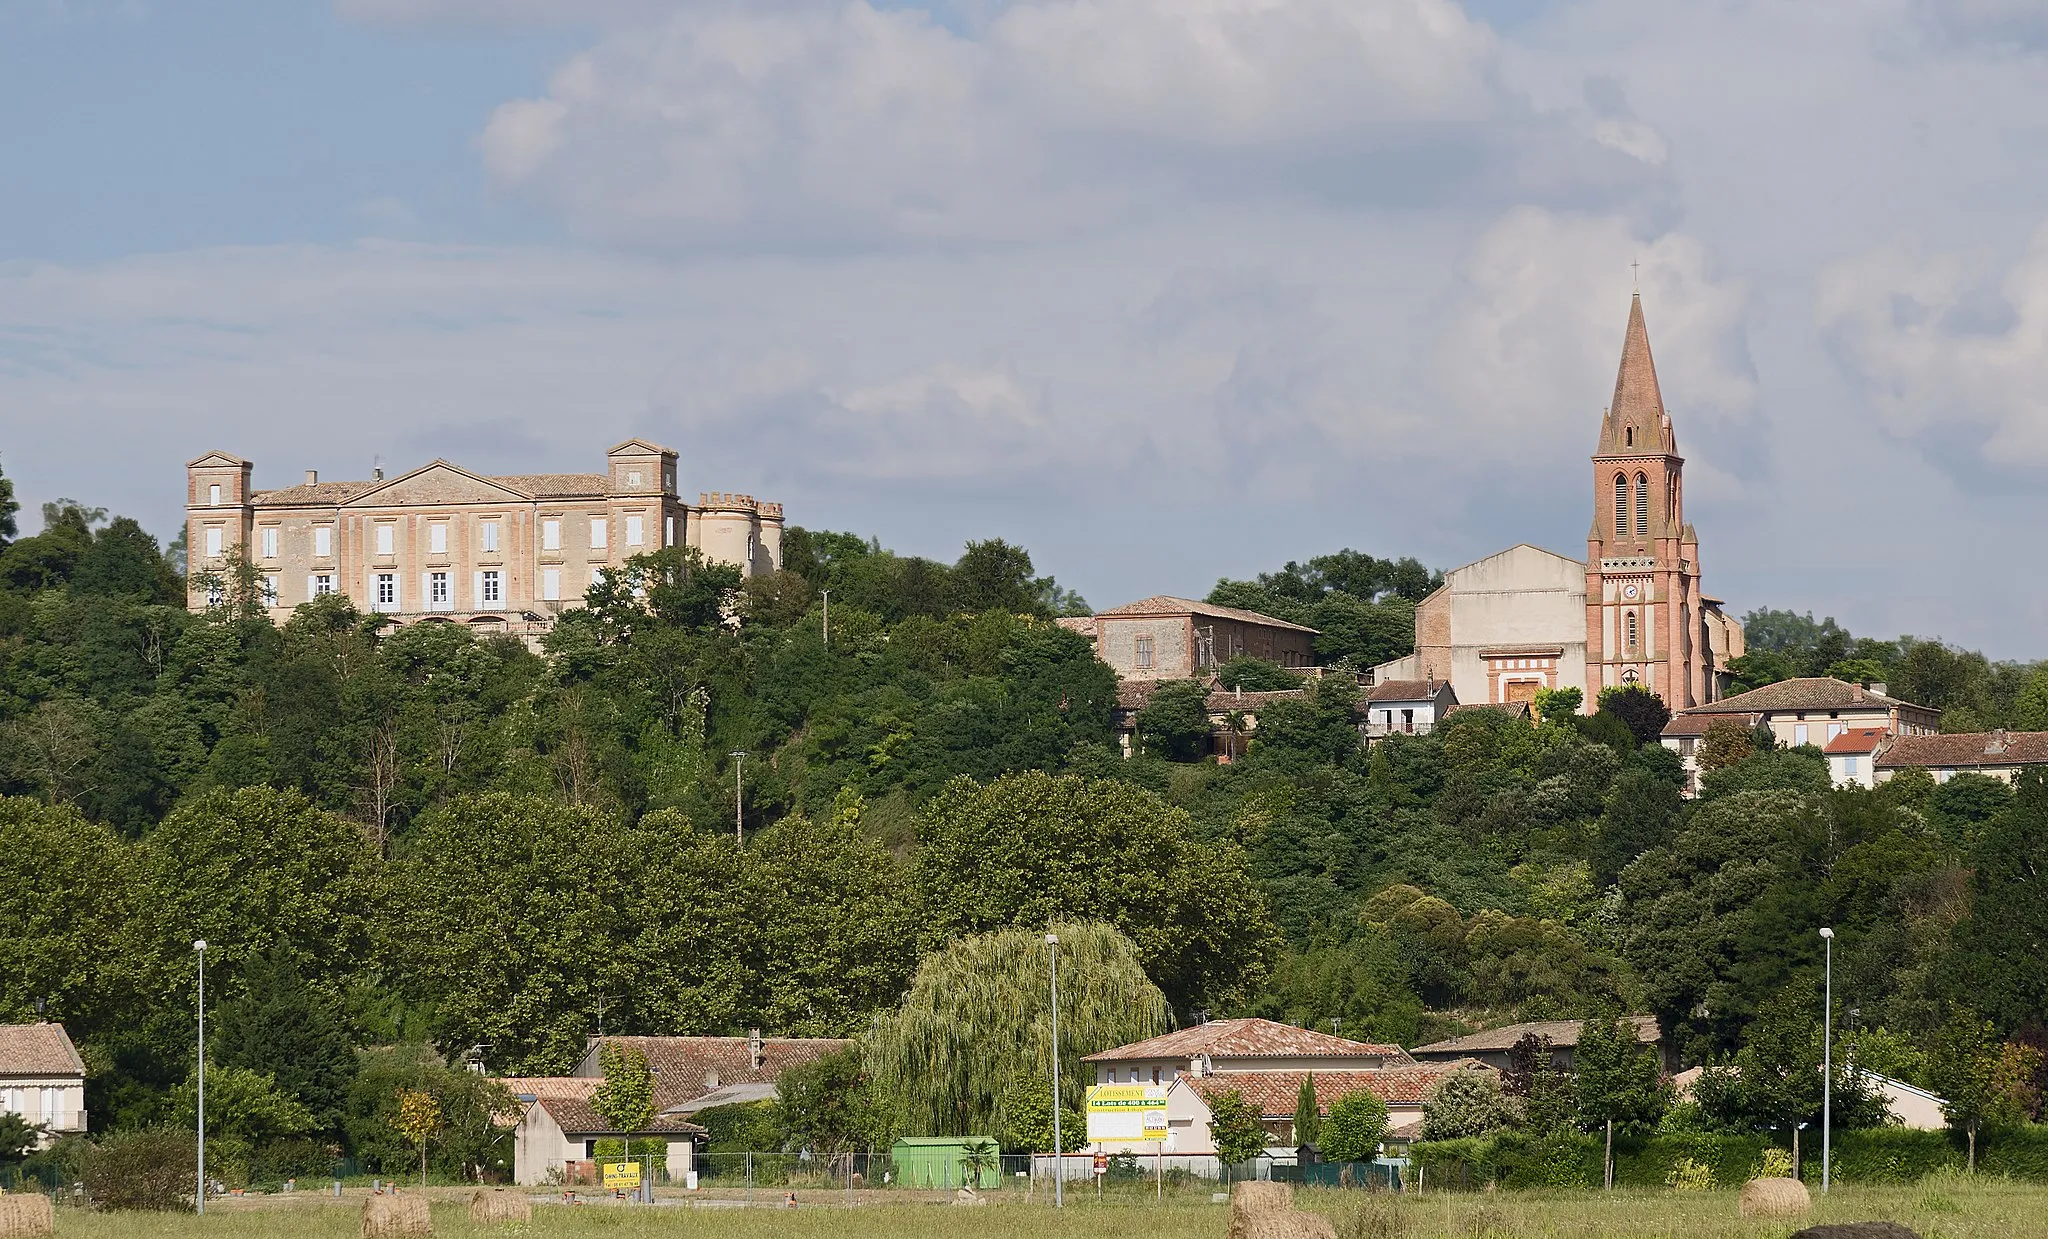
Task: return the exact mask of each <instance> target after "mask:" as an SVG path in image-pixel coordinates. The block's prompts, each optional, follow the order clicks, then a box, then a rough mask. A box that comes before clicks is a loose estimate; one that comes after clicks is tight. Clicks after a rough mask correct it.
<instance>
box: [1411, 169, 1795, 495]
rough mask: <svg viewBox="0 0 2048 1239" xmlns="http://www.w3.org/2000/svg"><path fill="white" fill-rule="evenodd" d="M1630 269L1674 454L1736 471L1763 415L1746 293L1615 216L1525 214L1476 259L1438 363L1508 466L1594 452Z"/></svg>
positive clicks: (1695, 255)
mask: <svg viewBox="0 0 2048 1239" xmlns="http://www.w3.org/2000/svg"><path fill="white" fill-rule="evenodd" d="M1631 263H1636V264H1639V271H1640V276H1639V280H1640V287H1641V289H1642V297H1643V310H1644V318H1645V321H1646V322H1647V323H1648V325H1649V329H1650V346H1651V352H1652V354H1653V355H1654V356H1655V358H1656V362H1657V378H1658V384H1659V386H1660V387H1661V388H1662V390H1663V394H1664V406H1665V409H1666V410H1667V411H1668V412H1669V413H1670V414H1671V418H1672V424H1673V426H1674V428H1675V430H1676V431H1677V434H1678V441H1679V448H1680V450H1681V451H1684V452H1686V453H1687V454H1688V455H1689V456H1691V457H1693V458H1695V460H1696V461H1699V462H1701V464H1703V465H1704V466H1705V468H1708V469H1718V470H1723V471H1733V470H1736V469H1738V468H1739V467H1741V466H1740V464H1739V462H1741V461H1742V458H1743V456H1744V449H1745V447H1746V446H1748V444H1749V440H1750V439H1751V437H1752V436H1753V433H1754V430H1755V425H1754V418H1755V415H1756V411H1757V379H1756V374H1755V371H1754V367H1753V365H1752V363H1751V361H1750V357H1749V343H1748V315H1749V293H1748V290H1747V289H1746V288H1745V287H1744V285H1743V283H1742V282H1741V281H1740V280H1734V279H1730V278H1728V277H1727V276H1725V275H1722V274H1720V273H1718V272H1717V271H1715V270H1714V264H1713V262H1712V261H1711V259H1710V256H1709V254H1708V251H1707V247H1706V246H1705V245H1704V244H1703V243H1702V242H1701V241H1699V240H1698V239H1697V238H1694V237H1690V236H1686V235H1684V234H1681V233H1667V234H1665V235H1663V236H1659V237H1654V238H1649V239H1644V238H1641V237H1638V236H1637V235H1635V233H1634V232H1633V231H1632V230H1631V228H1630V226H1629V224H1628V223H1627V222H1626V221H1624V220H1621V219H1617V218H1614V217H1599V216H1584V215H1572V214H1561V213H1554V212H1549V211H1542V210H1536V209H1533V208H1523V209H1519V210H1516V211H1512V212H1510V213H1509V214H1508V215H1507V216H1506V217H1505V218H1503V219H1502V220H1501V221H1500V222H1499V223H1498V224H1496V225H1495V226H1494V227H1493V228H1491V229H1489V230H1488V231H1487V233H1486V234H1485V235H1484V236H1483V237H1481V238H1480V239H1479V241H1478V243H1477V244H1476V245H1474V246H1473V248H1472V252H1471V254H1470V256H1469V257H1468V258H1467V260H1466V262H1465V264H1464V269H1463V276H1464V289H1463V293H1462V302H1463V304H1462V306H1461V307H1460V308H1459V309H1458V310H1457V311H1456V312H1455V313H1454V314H1453V316H1452V319H1451V324H1450V327H1449V328H1448V330H1447V331H1446V332H1445V333H1444V335H1443V338H1442V340H1441V343H1440V345H1439V347H1438V349H1437V351H1436V353H1435V373H1436V374H1437V376H1438V377H1439V379H1440V380H1441V382H1442V384H1443V394H1444V396H1445V397H1446V399H1447V402H1448V403H1450V404H1451V405H1453V406H1454V407H1458V408H1461V409H1463V410H1464V411H1465V415H1464V420H1465V426H1466V429H1467V430H1468V431H1469V432H1475V433H1476V434H1477V435H1478V436H1479V437H1480V438H1482V439H1483V440H1485V441H1487V442H1488V443H1490V444H1491V446H1492V450H1493V451H1494V452H1496V453H1498V454H1500V455H1501V456H1502V458H1504V459H1512V458H1516V457H1522V458H1526V459H1541V458H1545V457H1549V458H1553V459H1568V458H1571V457H1576V456H1582V455H1584V454H1585V453H1587V452H1589V451H1590V450H1591V448H1592V444H1593V441H1594V438H1595V436H1596V435H1597V433H1598V429H1599V417H1600V413H1601V410H1602V409H1603V408H1604V407H1605V406H1606V404H1607V403H1608V400H1609V398H1610V393H1611V391H1612V385H1613V382H1614V374H1615V370H1616V368H1617V366H1618V364H1619V361H1620V358H1621V341H1622V327H1623V324H1624V323H1625V322H1626V321H1627V313H1628V301H1629V295H1630V291H1631V287H1630V284H1631V279H1632V273H1631V271H1630V266H1629V264H1631ZM1594 376H1598V377H1597V379H1595V377H1594ZM1589 380H1592V381H1589ZM1701 464H1696V465H1695V468H1694V473H1695V474H1696V475H1697V474H1699V473H1701V472H1702V468H1701Z"/></svg>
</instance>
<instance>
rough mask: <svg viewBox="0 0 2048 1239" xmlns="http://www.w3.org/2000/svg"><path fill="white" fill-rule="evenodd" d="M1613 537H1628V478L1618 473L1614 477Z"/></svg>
mask: <svg viewBox="0 0 2048 1239" xmlns="http://www.w3.org/2000/svg"><path fill="white" fill-rule="evenodd" d="M1614 536H1615V537H1617V538H1626V537H1627V536H1628V478H1627V476H1626V475H1624V474H1620V473H1617V474H1615V475H1614Z"/></svg>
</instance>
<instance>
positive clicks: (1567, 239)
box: [0, 0, 2048, 657]
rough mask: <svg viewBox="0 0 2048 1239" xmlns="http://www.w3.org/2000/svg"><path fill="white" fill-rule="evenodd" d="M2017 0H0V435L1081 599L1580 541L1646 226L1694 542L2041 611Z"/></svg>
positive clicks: (113, 474)
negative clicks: (615, 509) (1323, 561)
mask: <svg viewBox="0 0 2048 1239" xmlns="http://www.w3.org/2000/svg"><path fill="white" fill-rule="evenodd" d="M2044 46H2048V0H1811V2H1809V3H1803V4H1799V5H1783V4H1761V3H1754V2H1752V0H1548V2H1545V3H1535V2H1533V0H1468V2H1467V3H1465V4H1463V5H1460V4H1459V3H1457V2H1456V0H939V2H937V3H934V4H919V3H905V2H896V3H887V4H870V3H865V2H863V0H850V2H849V0H755V2H753V3H741V2H740V0H335V2H334V3H324V4H323V3H275V2H266V3H256V2H253V0H251V2H246V3H222V2H215V0H182V2H180V3H175V4H173V3H168V2H165V0H155V2H151V0H0V169H4V180H0V465H4V467H5V469H6V471H7V474H8V476H10V477H12V478H14V479H15V480H16V481H17V484H18V486H19V488H20V490H21V492H22V495H23V498H24V499H25V500H26V501H27V502H28V503H29V504H30V506H31V510H33V505H35V504H38V503H40V502H41V501H43V500H45V499H49V498H53V497H56V496H59V495H69V496H75V497H77V498H80V499H83V500H87V501H90V502H93V503H97V504H104V505H106V506H108V507H111V508H113V509H115V510H118V511H123V512H129V513H133V514H135V515H137V516H138V517H140V518H142V519H143V520H144V521H145V523H147V524H148V525H149V526H150V527H151V528H153V529H156V530H158V531H160V532H168V531H170V530H172V529H174V528H175V527H176V523H177V521H178V506H177V505H178V503H179V496H180V469H181V465H182V462H183V461H184V460H185V459H187V458H189V457H191V456H194V455H197V454H198V453H199V452H201V451H203V450H207V449H212V448H224V449H227V450H231V451H235V452H238V453H240V454H242V455H245V456H248V457H250V458H252V459H254V460H255V461H256V462H257V479H258V483H259V485H264V484H278V483H284V482H289V481H290V480H292V479H294V478H296V477H297V476H298V475H299V472H300V471H301V470H303V469H305V468H318V469H320V470H321V471H322V472H323V473H324V474H326V475H328V476H361V475H363V474H365V473H366V472H367V470H368V469H369V468H370V467H371V466H372V464H373V463H376V462H381V463H383V464H385V465H387V466H389V467H392V468H404V467H409V466H411V465H413V464H418V463H422V462H424V461H425V460H426V459H429V458H431V457H433V456H437V455H445V456H448V457H449V458H451V459H455V460H457V461H458V462H460V463H463V464H466V465H468V466H470V467H473V468H477V469H481V470H486V471H492V470H497V471H507V472H510V471H537V470H545V469H559V470H584V469H588V468H591V467H593V466H594V464H595V462H596V460H597V458H598V457H599V455H601V453H602V451H603V449H604V447H605V446H606V445H607V444H609V443H610V442H612V441H614V440H616V439H618V438H622V437H625V436H626V435H628V434H642V435H646V436H649V437H653V438H656V439H659V440H661V441H664V442H667V443H669V444H671V445H672V446H675V447H676V448H678V449H679V451H680V452H681V453H682V475H683V476H682V479H681V480H682V484H683V487H684V489H685V490H686V491H690V490H694V489H702V490H743V491H751V492H754V493H757V494H760V495H762V496H764V497H769V498H775V499H779V500H781V501H782V502H783V503H784V504H785V505H786V506H787V508H788V510H789V511H790V513H791V514H792V519H794V520H795V521H797V522H798V523H802V524H807V525H814V526H821V527H830V528H847V529H855V530H859V531H861V532H864V533H869V532H871V533H875V534H878V535H879V536H881V537H882V539H883V540H884V541H885V542H887V543H889V544H891V545H894V546H897V547H899V548H900V549H904V550H908V551H914V552H918V553H924V554H932V555H937V556H941V557H946V558H951V557H952V556H953V555H955V554H957V552H958V548H959V545H960V543H961V542H962V541H964V540H965V539H967V538H970V537H983V536H990V535H1000V536H1004V537H1007V538H1010V539H1012V540H1014V541H1018V542H1021V543H1023V544H1025V545H1026V546H1028V547H1029V548H1030V549H1031V550H1032V551H1033V553H1034V555H1035V557H1036V558H1037V560H1038V563H1039V567H1040V569H1041V570H1043V571H1051V572H1054V573H1056V574H1057V575H1058V576H1059V577H1060V578H1061V580H1062V581H1063V582H1066V583H1068V584H1071V585H1074V586H1077V587H1079V588H1080V589H1081V590H1082V591H1083V592H1084V593H1085V594H1086V595H1087V596H1088V597H1089V599H1090V600H1091V601H1093V602H1095V603H1097V604H1098V605H1111V604H1114V603H1117V602H1120V601H1124V600H1127V599H1129V598H1134V597H1140V596H1143V595H1145V594H1149V593H1154V592H1171V593H1184V594H1185V593H1192V594H1199V593H1201V592H1203V591H1204V590H1206V589H1207V588H1208V586H1209V585H1210V584H1211V583H1212V582H1213V581H1214V580H1215V579H1216V578H1217V577H1218V576H1222V575H1225V574H1229V575H1244V574H1248V573H1251V572H1255V571H1258V570H1260V569H1262V568H1268V567H1272V566H1276V565H1277V564H1278V563H1280V562H1281V561H1284V560H1286V559H1289V558H1299V557H1304V556H1308V555H1312V554H1315V553H1318V552H1320V551H1325V550H1331V549H1335V548H1337V547H1340V546H1346V545H1349V546H1356V547H1359V548H1361V549H1366V550H1371V551H1374V552H1376V553H1380V554H1415V555H1419V556H1421V557H1423V558H1424V559H1425V560H1427V561H1428V562H1430V563H1432V564H1435V565H1438V566H1442V567H1449V566H1455V565H1456V564H1459V563H1462V562H1466V561H1469V560H1471V559H1475V558H1478V557H1480V556H1482V555H1485V554H1488V553H1490V552H1492V551H1494V550H1497V549H1499V548H1500V547H1502V546H1505V545H1508V544H1511V543H1513V542H1518V541H1531V542H1536V543H1538V544H1540V545H1545V546H1548V547H1551V548H1552V549H1555V550H1559V551H1564V552H1567V553H1572V554H1577V553H1581V552H1582V550H1583V547H1584V541H1583V538H1584V534H1585V529H1586V525H1587V522H1588V519H1589V504H1590V489H1591V474H1590V467H1589V465H1588V464H1587V462H1586V455H1587V453H1588V452H1589V451H1590V449H1591V446H1592V443H1593V439H1594V435H1595V431H1596V429H1597V425H1598V420H1599V415H1600V409H1601V406H1602V404H1603V403H1604V402H1605V400H1606V398H1607V395H1608V392H1609V390H1610V389H1611V387H1612V384H1613V373H1614V365H1615V360H1616V357H1617V355H1618V351H1619V347H1620V341H1621V330H1622V325H1623V321H1624V317H1625V314H1626V310H1627V298H1628V294H1629V290H1630V287H1631V284H1632V280H1633V279H1634V278H1635V277H1632V275H1631V269H1630V264H1631V263H1640V264H1641V266H1640V272H1641V274H1640V285H1641V288H1642V292H1643V296H1644V301H1645V306H1646V310H1647V313H1648V318H1649V324H1650V330H1651V338H1652V341H1653V344H1654V346H1655V348H1656V352H1657V360H1658V367H1659V372H1660V374H1661V376H1662V378H1663V383H1664V395H1665V399H1666V403H1667V405H1668V406H1669V407H1670V408H1671V410H1672V411H1673V415H1674V418H1675V421H1676V427H1677V432H1678V438H1679V443H1680V447H1681V450H1683V451H1684V452H1685V453H1686V455H1687V457H1688V466H1687V481H1688V487H1687V502H1688V505H1689V508H1688V515H1689V516H1690V517H1691V518H1692V520H1693V522H1694V524H1695V525H1696V526H1697V527H1698V528H1699V532H1700V536H1701V542H1702V558H1703V560H1704V566H1705V570H1706V576H1707V582H1708V588H1709V589H1710V591H1712V592H1714V593H1715V594H1717V595H1719V596H1721V597H1723V598H1726V599H1727V600H1728V602H1729V604H1730V606H1731V607H1733V608H1734V609H1736V610H1737V611H1742V610H1747V609H1748V608H1750V607H1753V606H1759V605H1771V606H1794V607H1797V608H1799V609H1807V608H1811V609H1814V610H1815V611H1817V612H1819V613H1823V614H1825V613H1832V614H1835V615H1837V616H1838V617H1839V618H1840V619H1841V620H1842V621H1843V622H1844V623H1846V624H1848V625H1850V626H1851V627H1852V628H1854V629H1855V630H1857V631H1859V632H1874V633H1883V634H1888V635H1889V634H1896V633H1900V632H1914V633H1921V634H1940V635H1944V636H1946V637H1948V638H1950V639H1952V640H1955V641H1958V642H1961V643H1964V644H1967V645H1971V646H1980V647H1983V648H1985V649H1987V650H1988V651H1989V652H1991V653H1993V654H1996V655H2005V656H2014V657H2019V656H2028V657H2031V656H2037V655H2041V654H2048V641H2044V640H2042V639H2041V636H2040V634H2041V630H2042V627H2043V620H2044V619H2048V583H2042V582H2040V581H2039V580H2037V579H2036V578H2035V576H2034V575H2033V574H2029V573H2026V572H2024V571H2021V572H2014V571H2012V568H2011V563H2012V551H2011V543H2012V542H2013V541H2014V540H2015V538H2016V537H2019V536H2024V531H2028V530H2031V529H2033V528H2037V527H2039V526H2040V525H2041V524H2042V523H2043V521H2044V520H2048V503H2044V502H2043V498H2042V484H2043V481H2044V480H2048V473H2044V471H2048V404H2044V401H2048V396H2044V393H2048V353H2044V350H2043V349H2042V348H2041V347H2040V342H2041V341H2044V340H2048V207H2044V206H2043V205H2042V203H2043V202H2048V194H2044V192H2043V191H2044V190H2048V184H2044V181H2048V174H2044V173H2042V172H2040V171H2039V168H2040V166H2041V160H2040V158H2039V156H2040V152H2041V147H2042V143H2043V134H2042V132H2041V128H2042V127H2041V124H2040V122H2039V120H2038V117H2040V116H2043V115H2048V73H2044V72H2043V70H2044V69H2048V64H2044V63H2043V48H2044Z"/></svg>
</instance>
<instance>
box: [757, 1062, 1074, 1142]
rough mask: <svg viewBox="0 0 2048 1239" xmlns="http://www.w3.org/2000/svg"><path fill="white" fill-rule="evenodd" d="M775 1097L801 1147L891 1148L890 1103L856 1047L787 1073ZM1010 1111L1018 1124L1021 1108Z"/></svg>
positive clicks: (1012, 1105)
mask: <svg viewBox="0 0 2048 1239" xmlns="http://www.w3.org/2000/svg"><path fill="white" fill-rule="evenodd" d="M775 1096H776V1102H777V1108H778V1111H779V1115H780V1118H781V1120H782V1124H783V1129H784V1131H785V1132H786V1133H787V1135H788V1137H789V1140H790V1142H791V1143H793V1144H794V1145H795V1146H796V1147H798V1148H801V1149H810V1150H811V1151H813V1152H815V1153H827V1154H829V1153H844V1152H849V1151H851V1150H853V1149H857V1148H863V1147H872V1146H874V1145H878V1144H887V1143H889V1137H890V1134H891V1133H890V1131H889V1120H890V1114H889V1107H888V1103H887V1100H886V1099H885V1098H883V1097H881V1096H880V1095H879V1093H878V1092H877V1090H876V1089H875V1087H874V1081H873V1080H872V1079H871V1078H870V1077H869V1076H868V1073H867V1068H866V1065H865V1064H864V1063H863V1062H862V1061H861V1053H860V1050H859V1048H858V1047H856V1046H849V1047H847V1048H846V1049H843V1050H838V1051H835V1052H833V1053H831V1054H826V1055H822V1056H820V1057H819V1058H816V1059H814V1060H812V1061H811V1062H808V1063H799V1064H797V1065H795V1066H792V1067H788V1068H786V1069H784V1071H783V1073H782V1075H781V1076H780V1077H778V1078H777V1079H776V1081H775ZM1008 1108H1009V1110H1010V1112H1011V1121H1012V1123H1013V1124H1014V1123H1015V1121H1016V1118H1017V1115H1016V1110H1017V1103H1016V1102H1015V1101H1014V1100H1013V1101H1012V1102H1011V1103H1010V1105H1009V1107H1008ZM1046 1143H1047V1145H1048V1146H1049V1145H1050V1144H1051V1141H1049V1140H1048V1141H1047V1142H1046ZM1031 1147H1038V1146H1031Z"/></svg>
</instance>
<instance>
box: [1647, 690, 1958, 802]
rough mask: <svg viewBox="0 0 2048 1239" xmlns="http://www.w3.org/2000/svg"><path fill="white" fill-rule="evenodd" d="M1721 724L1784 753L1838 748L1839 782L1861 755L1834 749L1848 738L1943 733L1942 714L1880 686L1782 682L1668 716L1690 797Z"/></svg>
mask: <svg viewBox="0 0 2048 1239" xmlns="http://www.w3.org/2000/svg"><path fill="white" fill-rule="evenodd" d="M1723 720H1727V721H1732V722H1735V723H1739V724H1740V725H1742V726H1744V727H1756V726H1759V725H1761V726H1767V727H1769V728H1770V729H1771V733H1772V734H1773V735H1774V736H1776V737H1777V740H1778V743H1779V744H1780V745H1782V746H1784V747H1786V748H1798V747H1800V746H1802V745H1808V744H1810V745H1813V746H1814V747H1815V748H1818V749H1820V750H1821V751H1822V752H1823V753H1828V752H1829V749H1830V748H1831V747H1834V748H1836V749H1837V751H1836V752H1834V753H1833V754H1831V755H1830V758H1829V764H1830V766H1831V767H1832V766H1835V765H1836V764H1837V759H1838V758H1839V759H1842V760H1841V763H1840V767H1839V773H1838V778H1837V781H1838V782H1841V781H1843V780H1844V779H1846V778H1847V777H1848V763H1847V760H1846V759H1848V758H1850V757H1854V756H1859V755H1860V753H1859V752H1850V751H1848V748H1849V747H1851V746H1845V745H1837V742H1838V741H1841V740H1842V738H1843V736H1845V735H1846V734H1848V733H1850V732H1870V731H1875V732H1878V733H1881V734H1882V735H1883V736H1884V737H1886V738H1892V737H1904V736H1933V735H1935V734H1936V733H1937V732H1939V731H1940V730H1941V711H1939V710H1936V709H1933V708H1932V707H1929V706H1922V705H1915V704H1913V703H1912V702H1910V701H1901V700H1899V699H1898V698H1896V697H1893V696H1890V695H1889V694H1888V693H1887V692H1886V691H1885V686H1884V685H1883V684H1869V685H1863V684H1851V683H1849V682H1848V681H1847V680H1837V679H1833V678H1831V677H1828V676H1809V677H1803V678H1799V679H1792V680H1780V681H1779V682H1778V683H1776V684H1766V685H1764V686H1763V687H1762V688H1757V689H1751V690H1750V691H1749V692H1746V693H1738V694H1736V695H1735V696H1733V697H1729V698H1726V699H1724V700H1721V701H1716V702H1711V703H1709V704H1707V705H1703V706H1695V707H1694V708H1692V709H1690V710H1686V711H1683V712H1681V713H1678V714H1674V715H1672V717H1671V721H1670V722H1669V723H1667V724H1665V726H1664V733H1663V743H1664V747H1665V748H1667V749H1670V750H1672V751H1673V752H1675V753H1677V754H1678V756H1679V758H1680V760H1681V761H1682V762H1683V764H1684V766H1685V776H1686V790H1687V791H1688V792H1691V791H1696V790H1697V789H1698V787H1699V747H1700V744H1701V743H1702V742H1703V741H1704V740H1705V739H1706V734H1707V729H1708V728H1709V727H1712V726H1713V725H1714V724H1715V723H1717V722H1721V721H1723ZM1872 753H1873V760H1874V759H1875V750H1872ZM1915 764H1918V763H1915ZM1856 781H1861V780H1860V778H1859V779H1858V780H1856ZM1866 786H1867V784H1866Z"/></svg>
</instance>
